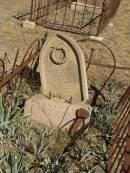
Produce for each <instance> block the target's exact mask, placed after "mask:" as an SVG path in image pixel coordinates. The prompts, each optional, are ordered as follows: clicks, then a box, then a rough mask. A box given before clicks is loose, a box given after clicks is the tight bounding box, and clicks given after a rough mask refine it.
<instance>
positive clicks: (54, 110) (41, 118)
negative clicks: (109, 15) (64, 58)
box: [24, 94, 91, 129]
mask: <svg viewBox="0 0 130 173" xmlns="http://www.w3.org/2000/svg"><path fill="white" fill-rule="evenodd" d="M81 108H82V109H84V110H86V111H87V112H88V115H87V117H86V120H85V123H88V122H89V120H90V115H91V107H90V106H88V105H86V104H83V103H80V104H69V103H67V102H64V100H59V99H56V100H50V99H48V98H46V97H44V96H43V95H42V94H37V95H34V96H33V97H32V98H30V99H29V100H28V101H27V102H26V104H25V109H24V115H25V116H29V117H30V118H31V120H32V121H34V122H36V123H38V124H42V125H45V126H49V127H51V126H52V127H55V128H57V127H59V128H61V127H62V126H64V125H65V124H66V125H65V126H64V129H69V128H70V126H71V125H72V123H73V122H74V119H75V118H76V115H75V113H76V110H78V109H81ZM71 120H72V121H71ZM68 122H70V123H68ZM80 125H82V124H80Z"/></svg>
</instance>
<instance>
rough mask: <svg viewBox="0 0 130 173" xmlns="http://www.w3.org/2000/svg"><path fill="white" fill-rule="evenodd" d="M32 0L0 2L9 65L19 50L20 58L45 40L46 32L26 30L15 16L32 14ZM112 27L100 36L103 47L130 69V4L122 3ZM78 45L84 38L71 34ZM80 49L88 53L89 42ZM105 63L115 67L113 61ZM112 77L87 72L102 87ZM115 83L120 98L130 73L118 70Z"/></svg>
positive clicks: (0, 50) (0, 30) (2, 47)
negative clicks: (105, 46)
mask: <svg viewBox="0 0 130 173" xmlns="http://www.w3.org/2000/svg"><path fill="white" fill-rule="evenodd" d="M29 8H30V0H24V1H22V0H0V56H1V57H4V56H5V54H6V56H8V58H9V60H10V62H11V61H12V60H13V58H14V54H15V51H16V49H17V48H18V47H19V48H20V50H21V54H23V52H25V51H26V49H27V47H28V46H29V45H30V43H31V42H32V41H34V40H35V39H36V38H41V37H43V35H44V33H45V31H47V29H46V28H43V27H40V26H36V27H35V29H33V30H30V29H25V28H23V27H22V26H21V22H20V21H18V20H17V19H15V18H14V17H13V16H16V15H18V14H21V13H23V12H27V11H29ZM111 23H113V24H114V25H113V27H111V26H110V25H109V26H107V27H106V28H105V29H104V31H103V32H102V33H101V36H103V37H104V41H103V42H104V43H105V44H107V45H108V46H109V47H110V48H111V49H112V50H113V52H114V54H115V56H116V61H117V65H118V66H126V67H130V1H129V0H122V2H121V5H120V8H119V10H118V13H117V14H116V16H115V17H114V18H113V19H112V20H111ZM69 35H71V36H72V37H73V38H74V39H75V40H76V41H79V40H80V39H83V38H84V37H82V36H78V35H74V34H69ZM79 44H80V46H81V48H82V49H83V50H84V51H86V48H87V42H83V43H82V42H79ZM106 62H107V63H109V64H112V63H113V62H112V60H111V59H109V58H108V59H106ZM108 73H110V70H107V69H103V68H99V71H98V70H97V68H96V67H95V66H92V68H91V69H90V71H89V72H88V79H89V81H90V82H91V83H94V84H95V83H98V82H99V83H100V84H101V81H102V80H103V79H105V78H106V77H107V75H108ZM112 81H114V82H117V83H119V84H120V86H121V90H120V92H119V93H118V95H119V96H120V95H121V94H122V92H123V91H124V88H126V87H127V86H128V85H129V84H130V71H127V70H116V72H115V73H114V75H113V77H112Z"/></svg>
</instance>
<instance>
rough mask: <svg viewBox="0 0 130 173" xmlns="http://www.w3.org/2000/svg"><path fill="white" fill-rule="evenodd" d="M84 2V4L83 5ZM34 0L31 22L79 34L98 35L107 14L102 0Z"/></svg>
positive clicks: (32, 2)
mask: <svg viewBox="0 0 130 173" xmlns="http://www.w3.org/2000/svg"><path fill="white" fill-rule="evenodd" d="M81 2H82V3H81ZM81 2H80V1H78V0H32V1H31V13H30V20H31V21H34V22H36V23H37V24H39V25H42V26H45V27H48V28H52V29H56V30H62V31H69V32H74V33H78V34H88V35H97V34H99V32H100V29H101V27H100V26H99V25H101V22H102V20H101V18H102V16H104V15H103V13H104V12H105V11H104V10H105V8H104V3H103V2H104V1H103V0H101V2H100V3H99V1H97V0H91V1H90V0H84V1H81Z"/></svg>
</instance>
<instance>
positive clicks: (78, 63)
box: [39, 33, 88, 103]
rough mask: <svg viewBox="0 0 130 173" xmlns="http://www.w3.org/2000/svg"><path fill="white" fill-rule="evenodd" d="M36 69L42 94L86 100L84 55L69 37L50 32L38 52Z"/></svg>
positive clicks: (73, 99) (66, 98) (79, 100)
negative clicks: (38, 73) (39, 77)
mask: <svg viewBox="0 0 130 173" xmlns="http://www.w3.org/2000/svg"><path fill="white" fill-rule="evenodd" d="M39 69H40V76H41V84H42V93H43V94H44V95H46V96H48V97H51V99H53V98H55V97H56V98H61V99H63V100H68V101H69V100H71V101H72V103H76V102H85V101H87V99H88V86H87V76H86V69H85V60H84V55H83V53H82V50H81V49H80V47H79V46H78V45H77V43H76V42H75V41H74V40H73V39H72V38H70V37H69V36H67V35H64V34H61V33H58V34H54V35H51V36H49V37H48V39H47V41H46V42H45V43H44V45H43V47H42V50H41V53H40V60H39Z"/></svg>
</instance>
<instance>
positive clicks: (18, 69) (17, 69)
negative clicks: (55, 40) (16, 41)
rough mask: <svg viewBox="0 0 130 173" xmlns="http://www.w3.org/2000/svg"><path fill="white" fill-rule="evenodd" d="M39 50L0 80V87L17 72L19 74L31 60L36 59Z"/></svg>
mask: <svg viewBox="0 0 130 173" xmlns="http://www.w3.org/2000/svg"><path fill="white" fill-rule="evenodd" d="M38 56H39V52H37V53H34V54H33V55H32V56H31V57H29V58H28V59H27V60H25V61H24V62H23V63H22V64H21V65H19V66H17V67H16V69H14V71H13V72H12V73H10V74H9V75H7V76H6V77H5V78H4V79H3V80H2V81H0V88H2V87H3V86H4V85H6V84H7V83H8V82H9V81H10V80H12V79H13V78H14V77H15V76H16V75H17V74H19V73H20V72H21V71H22V70H23V69H24V68H25V67H26V66H27V65H28V64H29V63H30V62H31V61H33V60H35V59H37V58H38Z"/></svg>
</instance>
